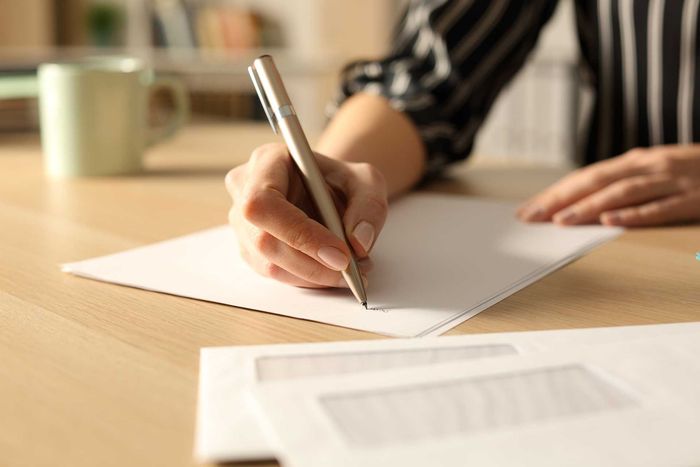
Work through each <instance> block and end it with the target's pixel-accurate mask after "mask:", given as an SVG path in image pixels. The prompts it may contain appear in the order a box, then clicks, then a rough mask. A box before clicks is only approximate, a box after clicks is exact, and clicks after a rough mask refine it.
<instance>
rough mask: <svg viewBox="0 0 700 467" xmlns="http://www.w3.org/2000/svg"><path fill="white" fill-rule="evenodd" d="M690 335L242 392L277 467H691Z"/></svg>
mask: <svg viewBox="0 0 700 467" xmlns="http://www.w3.org/2000/svg"><path fill="white" fill-rule="evenodd" d="M698 337H700V336H699V335H698V333H697V332H695V333H688V334H677V335H669V336H666V337H658V338H656V337H655V338H647V339H638V340H630V341H625V342H619V343H611V344H598V345H596V346H582V347H576V346H570V347H569V348H568V349H565V348H561V347H560V348H558V349H557V350H554V351H549V352H537V353H531V354H529V355H522V356H517V357H500V358H490V359H481V360H477V361H472V362H470V364H469V365H464V364H463V363H452V364H446V365H439V366H434V367H432V368H430V369H427V370H426V369H425V368H414V369H403V370H388V371H386V372H383V373H377V372H374V373H365V374H360V375H346V376H337V377H334V378H326V379H323V380H300V381H299V382H297V383H293V382H288V383H286V384H270V385H259V386H256V387H255V388H254V389H253V394H254V395H255V400H257V401H258V403H259V410H260V411H261V412H262V414H261V415H262V416H261V420H264V421H265V425H264V428H265V429H266V430H267V434H268V436H269V439H270V441H271V442H272V443H273V445H274V446H275V450H276V452H277V453H278V454H279V456H280V460H281V461H282V464H283V465H285V466H291V467H295V466H304V467H314V466H325V465H334V466H338V467H341V466H356V465H362V466H363V467H371V466H385V465H405V466H424V465H445V466H447V465H455V466H458V465H481V466H499V467H504V466H537V467H544V466H552V467H554V466H562V465H566V466H591V465H595V466H611V467H612V466H615V467H620V466H630V467H631V466H635V467H639V466H658V465H697V462H698V459H700V443H698V433H700V394H699V393H698V384H699V383H700V363H698V359H697V355H698V353H700V340H698Z"/></svg>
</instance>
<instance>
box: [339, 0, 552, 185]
mask: <svg viewBox="0 0 700 467" xmlns="http://www.w3.org/2000/svg"><path fill="white" fill-rule="evenodd" d="M556 3H557V0H530V1H527V2H524V1H521V0H412V1H411V2H410V4H409V6H408V8H407V10H406V12H405V13H404V16H403V18H402V20H401V23H400V26H399V29H398V32H397V34H396V37H395V41H394V44H395V45H394V47H393V50H392V52H391V55H390V56H389V57H386V58H384V59H381V60H375V61H358V62H355V63H351V64H350V65H348V66H347V67H346V68H345V70H344V71H343V75H342V84H341V89H340V95H339V97H338V99H337V101H336V103H335V104H336V108H337V106H339V105H340V104H342V102H343V101H344V100H345V99H347V98H348V97H350V96H351V95H353V94H355V93H358V92H368V93H374V94H379V95H382V96H384V97H386V98H387V99H388V100H389V102H390V104H391V105H392V107H394V108H395V109H397V110H399V111H401V112H404V113H405V114H406V115H408V116H409V118H411V120H412V121H413V122H414V123H415V125H416V126H417V128H418V130H419V132H420V135H421V138H422V139H423V141H424V143H425V146H426V149H427V153H428V169H427V173H426V176H430V175H433V174H436V173H439V172H440V171H441V170H442V169H443V168H444V167H445V166H446V165H447V164H448V163H450V162H453V161H456V160H460V159H464V158H465V157H467V155H468V154H469V152H470V151H471V148H472V146H473V143H474V137H475V134H476V131H477V129H478V128H479V126H480V125H481V123H482V122H483V120H484V118H485V117H486V114H487V112H488V110H489V108H490V107H491V105H492V104H493V101H494V100H495V98H496V96H497V94H498V92H499V91H500V90H501V89H502V88H503V87H504V86H505V85H506V83H507V82H508V81H509V80H510V79H511V78H512V77H513V75H515V73H516V72H517V71H518V70H519V69H520V67H521V66H522V65H523V63H524V62H525V59H526V57H527V55H528V53H529V52H530V51H531V50H532V49H533V47H534V45H535V43H536V42H537V37H538V35H539V33H540V30H541V29H542V26H543V25H544V24H545V23H546V22H547V20H548V19H549V18H550V17H551V15H552V13H553V11H554V9H555V7H556ZM332 111H333V109H331V113H332Z"/></svg>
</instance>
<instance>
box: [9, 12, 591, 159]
mask: <svg viewBox="0 0 700 467" xmlns="http://www.w3.org/2000/svg"><path fill="white" fill-rule="evenodd" d="M406 3H407V1H406V0H353V1H344V0H0V12H1V13H0V80H1V79H2V78H3V77H12V76H18V75H19V76H21V75H23V74H31V73H33V72H34V71H35V69H36V66H37V65H38V64H39V63H41V62H45V61H50V60H58V59H70V58H76V57H81V56H85V55H96V54H100V55H102V54H129V55H135V56H138V57H141V58H143V59H145V60H147V61H148V63H150V64H151V65H152V66H153V67H154V68H155V69H156V70H157V71H158V72H161V73H167V74H175V75H178V76H181V77H182V78H183V79H184V81H185V83H186V85H187V89H188V92H189V94H190V99H191V103H192V111H193V116H192V121H193V123H195V124H198V123H206V122H209V121H216V122H221V121H225V122H232V123H233V124H235V122H241V123H249V122H250V121H251V120H261V118H264V117H263V116H262V115H261V110H260V108H259V106H258V104H257V100H256V98H255V97H254V95H253V93H254V91H253V89H252V87H251V85H250V83H249V80H248V76H247V73H246V66H247V65H248V64H250V62H251V61H252V59H253V58H254V57H255V56H257V55H260V54H261V53H271V54H273V55H274V56H275V58H276V61H277V62H278V65H279V67H280V69H281V71H282V73H283V75H284V78H285V81H286V83H287V86H288V88H289V92H290V95H291V97H292V99H293V101H294V102H295V105H296V107H297V111H298V113H299V114H300V117H301V119H302V123H303V124H304V125H305V126H306V127H307V130H308V131H309V132H310V133H316V134H317V133H318V132H320V131H321V129H322V127H323V125H324V123H325V113H324V111H325V106H326V103H327V102H328V101H329V99H331V97H332V96H333V94H334V92H335V88H336V86H337V79H338V72H339V70H340V68H341V67H342V66H343V64H344V63H346V62H348V61H350V60H353V59H358V58H372V57H378V56H381V55H382V54H384V53H386V52H387V51H388V50H390V46H391V38H392V32H393V30H394V29H395V25H396V22H397V20H398V18H399V16H400V14H401V11H402V10H403V9H404V8H405V4H406ZM577 64H578V46H577V42H576V35H575V26H574V20H573V1H572V0H562V1H560V5H559V7H558V9H557V12H556V14H555V18H554V19H553V20H552V21H551V22H550V23H549V24H548V26H547V28H546V30H545V31H544V33H543V36H542V37H541V39H540V42H539V44H538V47H537V50H536V51H535V53H533V55H532V56H531V58H530V60H529V63H528V65H527V66H526V67H525V69H523V70H522V71H521V72H520V73H519V75H518V77H517V79H516V80H515V81H514V82H513V83H511V84H510V85H509V86H508V88H507V90H506V91H505V92H504V93H503V94H502V96H501V97H500V98H499V99H498V101H497V103H496V106H495V108H494V109H493V110H492V112H491V114H490V116H489V118H488V121H487V123H486V125H485V127H484V128H482V130H481V132H480V135H479V139H478V144H477V147H476V149H475V153H476V155H477V157H479V158H481V157H488V158H489V159H490V160H491V161H498V162H503V163H516V162H517V163H518V164H523V163H525V164H528V163H533V164H537V165H553V166H558V165H567V164H570V163H571V162H572V161H573V160H574V159H575V157H576V154H575V147H576V144H575V141H576V138H577V132H578V130H579V127H580V122H581V121H582V119H581V115H584V114H585V111H586V105H585V104H586V102H587V99H586V93H585V92H583V93H582V92H581V91H580V89H579V83H578V78H577V76H578V74H577ZM0 86H1V81H0ZM168 105H169V103H168V102H167V98H166V96H164V97H163V100H162V102H159V101H158V99H156V100H155V102H154V103H153V106H154V107H155V108H156V109H155V111H156V112H157V111H158V107H168ZM166 110H167V109H166ZM36 131H38V116H37V103H36V99H34V98H23V99H0V133H11V132H36Z"/></svg>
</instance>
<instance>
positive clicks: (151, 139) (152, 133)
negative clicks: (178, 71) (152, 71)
mask: <svg viewBox="0 0 700 467" xmlns="http://www.w3.org/2000/svg"><path fill="white" fill-rule="evenodd" d="M148 87H149V92H150V93H153V92H154V91H155V90H156V89H167V90H168V91H170V93H171V94H172V96H173V99H174V101H175V109H174V110H173V114H172V115H171V116H170V118H169V120H168V122H167V123H166V124H165V125H163V126H158V127H154V128H150V129H149V131H148V138H147V140H146V145H147V146H153V145H154V144H156V143H159V142H161V141H163V140H166V139H168V138H170V137H171V136H173V135H174V134H175V133H176V132H177V130H179V129H180V128H182V126H183V125H184V124H185V123H187V119H188V116H189V113H190V101H189V99H188V97H187V91H186V90H185V86H184V84H182V81H181V80H179V79H177V78H173V77H169V76H158V77H156V78H154V79H153V81H152V82H151V83H150V84H149V86H148Z"/></svg>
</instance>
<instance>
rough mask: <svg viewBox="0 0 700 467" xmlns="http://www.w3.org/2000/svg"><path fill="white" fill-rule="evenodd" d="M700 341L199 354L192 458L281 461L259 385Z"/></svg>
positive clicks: (478, 337) (393, 342)
mask: <svg viewBox="0 0 700 467" xmlns="http://www.w3.org/2000/svg"><path fill="white" fill-rule="evenodd" d="M686 333H694V334H695V335H698V334H700V323H680V324H657V325H645V326H621V327H613V328H591V329H566V330H555V331H531V332H511V333H489V334H468V335H461V336H447V337H439V338H437V337H434V338H425V339H381V340H369V341H365V340H360V341H351V342H322V343H308V344H277V345H247V346H234V347H209V348H204V349H202V351H201V358H200V364H199V396H198V404H197V433H196V440H195V456H196V458H197V460H198V461H200V462H224V461H254V460H264V459H272V458H274V457H276V453H275V451H274V447H273V445H272V444H271V443H269V442H268V440H267V438H266V437H265V434H264V432H263V431H262V430H261V428H260V424H259V422H258V417H256V416H255V411H253V410H251V406H250V402H251V401H250V400H249V398H248V397H247V392H248V390H249V389H251V388H253V387H255V386H257V385H267V384H274V385H284V384H286V383H288V382H291V383H294V382H298V381H301V380H313V379H316V380H319V379H320V380H322V379H325V378H333V377H337V376H340V375H349V374H353V375H359V374H363V373H372V372H381V373H382V374H384V373H385V372H386V371H387V370H395V369H400V368H417V367H421V368H424V369H425V371H430V369H431V368H435V365H442V364H449V363H454V362H461V364H462V365H463V366H464V367H467V366H469V365H472V364H473V363H474V362H478V361H481V360H483V359H489V358H498V357H507V356H513V355H526V354H531V353H533V352H542V351H547V350H552V349H557V348H563V349H566V348H568V347H571V346H572V345H591V346H595V345H598V344H605V343H611V342H623V341H629V340H634V339H643V338H649V337H654V336H664V335H679V334H686Z"/></svg>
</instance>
